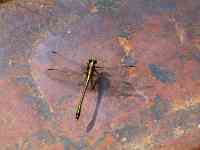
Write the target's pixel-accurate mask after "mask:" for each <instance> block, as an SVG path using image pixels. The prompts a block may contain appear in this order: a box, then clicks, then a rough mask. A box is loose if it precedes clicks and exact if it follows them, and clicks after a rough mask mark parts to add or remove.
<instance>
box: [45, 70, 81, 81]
mask: <svg viewBox="0 0 200 150" xmlns="http://www.w3.org/2000/svg"><path fill="white" fill-rule="evenodd" d="M46 75H47V77H48V78H49V79H51V80H53V81H57V82H61V83H64V84H77V85H81V84H82V81H83V79H82V78H83V75H82V73H78V72H76V71H73V70H70V69H48V70H47V71H46Z"/></svg>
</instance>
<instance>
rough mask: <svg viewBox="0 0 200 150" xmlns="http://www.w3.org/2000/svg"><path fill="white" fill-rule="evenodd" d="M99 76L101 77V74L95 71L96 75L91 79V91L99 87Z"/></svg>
mask: <svg viewBox="0 0 200 150" xmlns="http://www.w3.org/2000/svg"><path fill="white" fill-rule="evenodd" d="M98 75H99V72H98V71H97V70H96V69H95V70H94V75H93V76H92V78H91V89H92V90H94V89H95V87H96V85H97V80H98Z"/></svg>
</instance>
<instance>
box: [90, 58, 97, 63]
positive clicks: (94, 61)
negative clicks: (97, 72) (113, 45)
mask: <svg viewBox="0 0 200 150" xmlns="http://www.w3.org/2000/svg"><path fill="white" fill-rule="evenodd" d="M92 62H93V63H94V64H96V63H97V60H96V58H90V59H89V63H92Z"/></svg>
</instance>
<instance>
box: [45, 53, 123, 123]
mask: <svg viewBox="0 0 200 150" xmlns="http://www.w3.org/2000/svg"><path fill="white" fill-rule="evenodd" d="M51 54H53V55H54V56H57V57H59V60H60V59H61V58H62V59H66V58H65V57H64V56H63V55H61V54H60V53H58V52H57V51H51ZM71 61H73V60H71ZM73 63H74V64H78V65H80V66H81V68H84V72H83V73H77V72H75V71H72V70H70V69H67V68H64V69H61V68H49V69H48V70H47V75H48V77H49V78H51V79H54V80H61V81H63V80H65V79H66V80H74V81H77V80H80V81H82V80H81V78H83V75H84V81H83V83H82V84H83V85H84V86H83V88H82V90H81V97H80V101H79V103H78V105H77V107H76V111H75V112H76V113H75V119H76V120H78V119H79V118H80V115H81V110H82V105H83V101H84V98H85V95H86V92H87V90H88V87H89V85H90V87H91V90H94V89H95V88H96V85H97V84H98V81H99V78H100V77H101V76H104V75H105V76H107V77H108V76H109V77H110V74H109V73H105V72H99V70H101V69H104V67H102V66H97V59H96V58H90V59H88V61H87V63H86V65H84V66H83V65H82V64H79V63H77V62H74V61H73ZM107 69H109V70H110V69H111V68H108V67H107ZM112 69H113V68H112ZM81 76H82V77H81ZM77 77H78V78H77ZM115 82H116V81H115ZM79 85H81V83H79ZM115 89H116V87H115ZM116 93H119V92H116Z"/></svg>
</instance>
